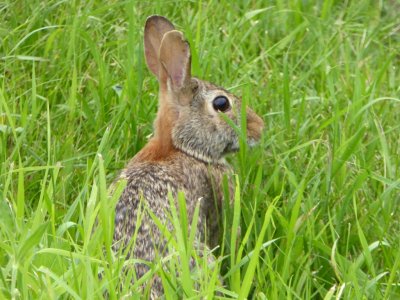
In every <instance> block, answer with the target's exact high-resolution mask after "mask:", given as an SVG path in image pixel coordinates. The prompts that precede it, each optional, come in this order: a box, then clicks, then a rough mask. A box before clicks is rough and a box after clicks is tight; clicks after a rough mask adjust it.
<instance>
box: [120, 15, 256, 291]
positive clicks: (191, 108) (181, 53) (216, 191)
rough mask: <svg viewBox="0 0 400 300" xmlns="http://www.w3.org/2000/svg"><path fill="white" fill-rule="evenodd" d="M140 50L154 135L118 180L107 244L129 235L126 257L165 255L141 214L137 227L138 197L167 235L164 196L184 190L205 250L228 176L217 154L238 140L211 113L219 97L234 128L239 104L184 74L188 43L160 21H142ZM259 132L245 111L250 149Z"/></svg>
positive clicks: (141, 268) (142, 268)
mask: <svg viewBox="0 0 400 300" xmlns="http://www.w3.org/2000/svg"><path fill="white" fill-rule="evenodd" d="M144 44H145V56H146V62H147V65H148V67H149V69H150V71H151V72H152V73H153V74H154V75H155V76H156V77H157V78H158V81H159V84H160V92H159V108H158V113H157V118H156V120H155V123H154V136H153V137H152V138H151V140H150V141H149V142H148V143H147V145H146V146H145V147H144V148H143V149H142V150H141V151H140V152H139V153H137V154H136V156H135V157H134V158H133V159H132V160H131V161H130V162H129V164H128V166H127V167H126V169H125V170H124V171H122V173H121V175H120V177H122V178H125V179H126V180H127V186H126V188H125V190H124V192H123V193H122V195H121V198H120V199H119V202H118V204H117V207H116V216H115V233H114V241H115V242H116V243H115V249H116V250H118V249H119V248H120V247H121V246H122V247H124V246H126V245H127V244H128V243H129V241H130V239H131V237H132V236H133V235H134V233H135V230H136V232H137V237H136V242H135V244H134V245H133V247H132V250H131V252H130V254H129V255H130V256H131V257H133V258H138V259H141V260H145V261H149V262H151V261H153V260H154V259H155V255H156V253H165V249H164V247H165V243H166V241H165V240H164V238H163V237H162V233H161V232H160V231H159V229H158V227H157V225H155V224H154V221H153V219H152V218H151V217H150V216H149V215H148V214H147V213H144V214H143V218H142V220H141V223H140V227H139V228H136V224H137V217H138V211H139V209H138V208H139V206H140V202H141V199H142V201H144V202H145V206H147V207H148V208H150V209H151V210H152V212H153V213H154V214H155V216H156V217H157V218H158V219H160V220H161V222H163V223H164V224H166V225H167V227H168V229H169V230H172V229H173V228H172V225H171V224H170V222H169V219H168V215H169V212H168V211H169V206H170V205H169V203H170V202H169V200H168V192H169V191H170V192H171V193H172V195H173V196H174V197H175V196H176V195H177V193H178V191H183V192H184V195H185V199H186V206H187V216H188V223H189V224H190V222H191V220H192V216H193V213H194V209H195V207H196V204H197V203H199V202H200V214H199V220H198V225H197V239H198V241H201V242H205V243H207V244H208V245H210V244H215V243H216V242H217V241H218V236H219V233H218V217H219V215H218V210H219V209H221V208H222V198H223V195H222V178H223V174H224V173H227V172H229V170H230V169H229V167H228V166H227V165H226V163H225V161H224V158H223V156H224V155H225V154H227V153H230V152H234V151H237V150H238V148H239V137H238V135H237V133H236V132H235V131H234V129H233V128H232V127H231V126H230V125H228V124H227V122H226V121H225V120H224V118H223V117H222V116H221V113H220V112H219V111H216V109H214V106H213V101H214V99H215V98H216V97H218V96H224V97H226V98H227V99H228V101H229V106H230V108H229V109H227V110H226V111H224V113H225V115H226V116H227V117H228V118H230V119H231V120H232V121H233V122H234V123H235V124H237V125H240V122H239V116H240V107H241V101H240V99H239V98H238V97H236V96H234V95H232V94H231V93H229V92H228V91H226V90H224V89H223V88H220V87H218V86H216V85H214V84H211V83H208V82H205V81H202V80H199V79H197V78H194V77H192V76H191V59H190V48H189V44H188V43H187V42H186V40H185V39H184V37H183V34H182V33H181V32H179V31H176V30H175V29H174V26H173V25H172V24H171V23H170V21H168V20H167V19H166V18H164V17H161V16H151V17H149V18H148V19H147V21H146V25H145V31H144ZM263 126H264V124H263V121H262V119H261V118H260V117H259V116H257V115H256V114H255V113H254V112H253V111H252V110H251V109H250V108H247V135H248V136H247V139H248V141H249V143H250V144H253V143H255V142H257V141H258V140H259V139H260V137H261V132H262V129H263ZM205 225H206V226H205ZM205 228H207V231H208V232H207V233H206V232H204V230H205ZM205 236H207V238H208V240H207V241H205V240H204V239H205ZM213 246H214V245H213ZM135 268H136V274H137V277H138V278H139V277H141V276H142V275H143V274H144V273H145V272H147V271H148V267H147V266H146V265H144V264H137V265H136V266H135ZM162 293H163V289H162V286H161V282H160V280H159V278H156V279H155V281H154V282H153V285H152V288H151V294H152V296H153V297H158V296H160V295H162Z"/></svg>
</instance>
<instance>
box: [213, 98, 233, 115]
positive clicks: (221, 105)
mask: <svg viewBox="0 0 400 300" xmlns="http://www.w3.org/2000/svg"><path fill="white" fill-rule="evenodd" d="M213 107H214V109H215V110H217V111H220V112H226V111H227V110H228V109H229V108H230V107H231V106H230V104H229V100H228V98H226V97H225V96H218V97H216V98H215V99H214V100H213Z"/></svg>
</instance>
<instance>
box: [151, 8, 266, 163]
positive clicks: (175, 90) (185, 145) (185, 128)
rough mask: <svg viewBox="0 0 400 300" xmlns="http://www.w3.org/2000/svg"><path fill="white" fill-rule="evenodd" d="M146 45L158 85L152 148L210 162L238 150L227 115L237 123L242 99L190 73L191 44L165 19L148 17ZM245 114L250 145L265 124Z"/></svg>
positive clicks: (161, 153) (248, 112)
mask: <svg viewBox="0 0 400 300" xmlns="http://www.w3.org/2000/svg"><path fill="white" fill-rule="evenodd" d="M144 45H145V56H146V62H147V65H148V67H149V69H150V71H151V72H152V73H153V74H154V75H155V76H156V77H157V78H158V81H159V84H160V95H159V96H160V102H159V109H158V114H157V119H156V121H155V135H154V138H153V141H152V143H153V148H154V149H152V152H153V153H155V152H157V155H156V156H157V157H159V158H160V157H166V156H168V153H170V152H171V151H174V149H179V150H181V151H183V152H185V153H187V154H189V155H191V156H194V157H196V158H198V159H200V160H202V161H205V162H208V163H213V162H217V161H219V160H220V159H221V158H222V157H223V156H224V155H225V154H227V153H229V152H234V151H237V150H238V149H239V136H238V134H237V132H235V130H234V129H233V128H232V126H231V125H229V124H228V122H227V121H226V117H227V118H229V119H231V120H232V121H233V123H235V124H236V125H238V126H239V125H240V124H241V122H240V115H241V112H240V110H241V100H240V99H239V98H238V97H236V96H234V95H233V94H231V93H230V92H228V91H227V90H225V89H223V88H220V87H218V86H216V85H214V84H211V83H209V82H205V81H202V80H200V79H197V78H195V77H192V76H191V55H190V47H189V44H188V42H187V41H186V40H185V38H184V36H183V34H182V33H181V32H180V31H177V30H175V28H174V26H173V25H172V24H171V22H170V21H168V20H167V19H166V18H164V17H161V16H151V17H149V18H148V19H147V21H146V25H145V31H144ZM223 114H225V117H224V116H223ZM246 116H247V120H246V123H247V140H248V143H249V144H250V145H252V144H254V143H255V142H257V141H258V140H259V139H260V137H261V132H262V129H263V126H264V123H263V121H262V119H261V118H260V117H259V116H258V115H257V114H256V113H255V112H253V111H252V110H251V109H250V108H246Z"/></svg>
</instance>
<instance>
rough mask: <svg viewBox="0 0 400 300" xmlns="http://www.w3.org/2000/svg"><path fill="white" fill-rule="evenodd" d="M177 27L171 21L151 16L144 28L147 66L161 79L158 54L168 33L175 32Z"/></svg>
mask: <svg viewBox="0 0 400 300" xmlns="http://www.w3.org/2000/svg"><path fill="white" fill-rule="evenodd" d="M174 29H175V27H174V25H172V23H171V22H170V21H168V20H167V19H166V18H164V17H162V16H151V17H149V18H148V19H147V21H146V25H145V27H144V51H145V57H146V62H147V66H148V67H149V69H150V71H151V72H152V73H153V74H154V75H156V76H157V77H159V69H160V67H159V65H160V63H159V60H158V53H159V50H160V46H161V41H162V39H163V37H164V35H165V33H167V32H168V31H171V30H174Z"/></svg>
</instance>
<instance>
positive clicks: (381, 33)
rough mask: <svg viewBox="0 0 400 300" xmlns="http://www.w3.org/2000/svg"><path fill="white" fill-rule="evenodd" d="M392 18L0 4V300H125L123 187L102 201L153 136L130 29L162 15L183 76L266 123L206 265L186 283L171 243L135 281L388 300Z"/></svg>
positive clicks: (393, 14)
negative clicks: (118, 241)
mask: <svg viewBox="0 0 400 300" xmlns="http://www.w3.org/2000/svg"><path fill="white" fill-rule="evenodd" d="M399 11H400V2H398V1H396V0H393V1H372V0H371V1H365V0H360V1H350V0H349V1H333V0H327V1H294V0H293V1H282V0H276V1H265V0H253V1H236V2H235V1H227V0H223V1H207V0H204V1H161V0H160V1H133V0H132V1H114V0H112V1H107V2H106V1H99V0H91V1H78V0H77V1H58V0H55V1H53V0H46V1H36V0H32V1H23V0H17V1H6V2H1V3H0V298H1V299H9V298H11V299H101V298H103V297H105V295H106V294H108V297H109V299H127V298H131V297H133V298H134V297H139V295H140V290H139V287H138V286H139V283H137V282H136V283H134V284H129V281H130V276H132V274H130V275H129V274H128V275H127V276H123V275H122V274H123V272H122V271H121V270H122V269H123V265H124V263H125V264H129V263H132V262H129V261H128V262H124V260H123V258H120V257H117V256H116V255H114V254H113V253H112V251H111V249H110V246H111V243H112V233H113V213H112V212H113V210H114V207H115V204H116V201H117V198H118V194H119V193H120V190H121V188H122V186H119V187H117V190H116V192H115V193H114V196H110V195H111V193H110V188H109V186H110V184H111V182H112V181H113V179H114V178H115V177H116V175H117V174H118V171H119V170H120V169H121V168H123V167H124V165H125V164H126V162H127V161H128V160H129V159H130V158H131V157H132V156H133V155H134V154H135V153H136V152H137V151H138V150H139V149H140V148H141V147H142V146H143V145H144V144H145V143H146V140H147V139H148V137H149V135H150V134H151V131H152V120H153V118H154V116H155V112H156V109H157V93H158V85H157V81H156V79H155V78H154V77H153V76H151V74H150V72H149V71H148V70H147V67H146V65H145V62H144V55H143V42H142V39H143V25H144V22H145V20H146V17H147V16H149V15H152V14H161V15H165V16H167V17H168V18H169V19H170V20H172V21H173V22H174V23H175V24H176V25H177V27H178V28H179V29H180V30H182V31H184V32H185V34H186V36H187V38H188V40H189V41H190V44H191V47H192V51H193V54H192V55H193V57H192V65H193V73H194V74H195V75H196V76H198V77H201V78H203V79H206V80H209V81H212V82H215V83H217V84H219V85H222V86H224V87H226V88H227V89H229V90H231V91H233V92H234V93H236V94H238V95H242V97H244V99H246V100H247V102H248V103H249V104H250V105H251V106H252V107H253V108H254V110H255V111H257V112H258V113H259V114H260V115H262V116H263V119H264V121H265V123H266V129H265V132H264V136H263V139H262V142H261V143H260V144H259V145H258V146H257V147H256V148H254V149H250V150H249V149H242V150H241V151H240V153H239V154H238V155H232V156H230V157H229V158H228V160H229V161H230V162H231V164H232V165H233V166H234V169H235V171H236V173H237V175H238V176H237V180H238V182H239V184H238V186H237V190H236V194H235V206H234V209H231V210H227V211H226V212H225V213H224V220H225V225H226V230H225V233H224V241H225V242H224V243H223V244H222V245H221V247H220V249H216V251H215V254H216V255H217V256H218V257H219V259H218V260H217V261H216V262H215V264H214V265H211V266H207V263H206V261H205V259H204V258H201V257H200V258H199V257H197V258H196V261H197V262H198V263H199V264H200V268H199V269H200V270H201V271H198V272H196V271H192V274H191V275H188V274H189V273H188V272H190V270H188V269H187V264H186V263H182V264H181V263H180V260H179V257H181V258H182V259H184V258H185V257H189V256H190V255H192V254H193V253H192V252H191V251H190V249H188V248H187V246H188V244H187V243H188V241H186V239H185V238H183V239H182V235H183V234H184V231H183V232H180V230H177V231H176V232H175V233H173V235H174V239H173V243H171V248H172V249H173V248H174V247H175V248H176V251H175V252H176V253H174V252H173V251H172V252H171V253H172V255H171V256H170V257H169V258H167V260H168V266H169V267H168V268H170V270H171V272H165V273H163V272H162V271H161V269H160V268H159V264H155V266H154V268H153V271H152V272H151V273H149V277H151V276H153V273H158V274H159V275H160V276H162V278H163V280H164V284H165V289H166V298H167V299H175V298H177V297H179V298H191V299H199V298H201V299H205V298H208V299H211V298H214V297H215V298H227V299H231V298H232V299H236V298H239V299H245V298H248V299H326V300H329V299H400V251H399V249H400V209H399V201H400V179H399V178H400V145H399V143H400V138H399V136H400V72H399V68H400V19H399V17H398V16H399ZM118 86H120V87H121V88H116V87H118ZM175 221H176V228H177V229H179V227H180V226H181V225H182V223H183V224H184V221H185V220H184V219H180V218H178V219H176V220H175ZM239 226H240V227H241V235H240V237H238V236H237V235H236V234H235V233H236V231H237V228H238V227H239ZM182 249H184V250H182ZM99 273H101V274H102V280H100V279H99V276H98V274H99ZM218 273H220V274H221V276H222V278H223V283H222V282H221V281H220V279H219V276H218ZM179 274H183V275H182V276H179ZM147 279H149V278H144V280H147ZM121 285H122V288H120V286H121ZM216 291H219V292H216Z"/></svg>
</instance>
